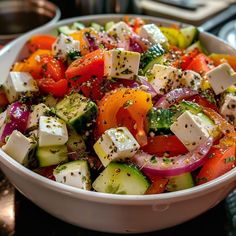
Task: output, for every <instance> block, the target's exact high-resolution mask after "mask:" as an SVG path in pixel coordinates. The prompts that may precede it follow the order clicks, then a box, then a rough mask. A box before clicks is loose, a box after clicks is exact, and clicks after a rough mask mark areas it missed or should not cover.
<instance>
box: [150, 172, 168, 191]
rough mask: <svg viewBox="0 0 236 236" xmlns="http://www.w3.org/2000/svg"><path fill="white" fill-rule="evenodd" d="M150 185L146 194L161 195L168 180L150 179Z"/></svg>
mask: <svg viewBox="0 0 236 236" xmlns="http://www.w3.org/2000/svg"><path fill="white" fill-rule="evenodd" d="M150 179H151V181H152V184H151V186H150V187H149V188H148V190H147V191H146V194H157V193H163V192H164V191H165V187H166V185H167V183H168V179H167V178H164V177H159V176H152V177H150Z"/></svg>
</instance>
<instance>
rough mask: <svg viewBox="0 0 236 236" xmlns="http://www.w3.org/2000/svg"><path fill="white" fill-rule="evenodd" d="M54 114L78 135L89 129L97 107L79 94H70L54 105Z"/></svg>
mask: <svg viewBox="0 0 236 236" xmlns="http://www.w3.org/2000/svg"><path fill="white" fill-rule="evenodd" d="M55 112H56V115H57V116H59V117H60V118H61V119H62V120H64V121H65V122H66V123H67V124H68V125H71V126H73V127H74V128H75V130H76V131H77V132H78V133H83V131H85V130H88V129H90V127H91V125H92V121H93V120H94V119H95V118H96V114H97V106H96V104H95V103H94V102H92V101H91V100H89V99H88V98H86V97H84V96H82V95H80V94H79V93H71V94H70V95H68V96H66V97H64V98H63V99H62V100H61V101H60V102H59V103H58V104H57V105H56V109H55Z"/></svg>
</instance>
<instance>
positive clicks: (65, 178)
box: [53, 160, 91, 190]
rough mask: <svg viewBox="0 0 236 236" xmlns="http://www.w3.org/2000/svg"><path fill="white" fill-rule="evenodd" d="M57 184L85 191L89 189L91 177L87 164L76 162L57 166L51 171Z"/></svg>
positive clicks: (81, 161) (84, 161) (80, 161)
mask: <svg viewBox="0 0 236 236" xmlns="http://www.w3.org/2000/svg"><path fill="white" fill-rule="evenodd" d="M53 175H54V177H55V179H56V181H57V182H60V183H64V184H67V185H70V186H73V187H76V188H81V189H85V190H90V189H91V177H90V170H89V166H88V162H87V161H86V160H77V161H72V162H68V163H66V164H63V165H60V166H58V167H57V168H56V169H54V171H53Z"/></svg>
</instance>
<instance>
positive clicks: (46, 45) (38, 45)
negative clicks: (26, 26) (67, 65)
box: [27, 35, 56, 52]
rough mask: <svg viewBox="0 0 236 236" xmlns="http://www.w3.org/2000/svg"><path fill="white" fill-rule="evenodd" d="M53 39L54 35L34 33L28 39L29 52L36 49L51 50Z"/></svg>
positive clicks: (54, 39) (54, 38)
mask: <svg viewBox="0 0 236 236" xmlns="http://www.w3.org/2000/svg"><path fill="white" fill-rule="evenodd" d="M55 41H56V37H54V36H52V35H34V36H32V37H31V38H30V40H29V41H28V43H27V47H28V48H29V50H30V51H31V52H35V51H36V50H38V49H46V50H51V49H52V45H53V43H54V42H55Z"/></svg>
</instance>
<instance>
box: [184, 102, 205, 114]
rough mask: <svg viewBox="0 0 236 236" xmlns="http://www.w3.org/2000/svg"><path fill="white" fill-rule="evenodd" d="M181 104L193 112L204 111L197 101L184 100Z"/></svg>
mask: <svg viewBox="0 0 236 236" xmlns="http://www.w3.org/2000/svg"><path fill="white" fill-rule="evenodd" d="M179 105H180V107H181V108H182V109H183V110H185V111H186V110H189V111H191V113H193V114H198V113H199V112H201V111H202V108H201V107H200V106H199V105H198V104H197V103H195V102H190V101H182V102H181V103H180V104H179Z"/></svg>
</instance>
